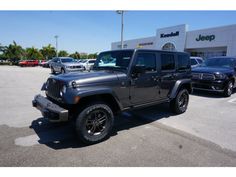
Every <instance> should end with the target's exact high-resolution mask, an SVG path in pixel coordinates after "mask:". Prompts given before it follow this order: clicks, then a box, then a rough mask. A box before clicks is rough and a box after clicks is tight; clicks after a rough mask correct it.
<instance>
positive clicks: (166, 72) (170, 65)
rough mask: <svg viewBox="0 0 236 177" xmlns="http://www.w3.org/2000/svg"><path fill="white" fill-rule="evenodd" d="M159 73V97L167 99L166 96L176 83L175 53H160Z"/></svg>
mask: <svg viewBox="0 0 236 177" xmlns="http://www.w3.org/2000/svg"><path fill="white" fill-rule="evenodd" d="M159 57H160V61H161V73H160V80H159V84H160V97H161V98H162V99H165V98H168V95H169V93H170V91H171V90H172V88H173V87H174V84H175V82H176V69H175V66H176V62H175V57H176V55H175V53H168V52H166V53H160V55H159Z"/></svg>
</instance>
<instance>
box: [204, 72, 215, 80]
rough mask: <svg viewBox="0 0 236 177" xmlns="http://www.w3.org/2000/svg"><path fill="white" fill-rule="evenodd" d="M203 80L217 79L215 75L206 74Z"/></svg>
mask: <svg viewBox="0 0 236 177" xmlns="http://www.w3.org/2000/svg"><path fill="white" fill-rule="evenodd" d="M202 79H203V80H214V79H215V76H214V74H206V73H204V74H203V75H202Z"/></svg>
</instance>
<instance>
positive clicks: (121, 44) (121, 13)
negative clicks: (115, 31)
mask: <svg viewBox="0 0 236 177" xmlns="http://www.w3.org/2000/svg"><path fill="white" fill-rule="evenodd" d="M116 13H117V14H120V15H121V36H120V38H121V39H120V46H121V49H123V48H124V41H123V31H124V11H123V10H117V11H116Z"/></svg>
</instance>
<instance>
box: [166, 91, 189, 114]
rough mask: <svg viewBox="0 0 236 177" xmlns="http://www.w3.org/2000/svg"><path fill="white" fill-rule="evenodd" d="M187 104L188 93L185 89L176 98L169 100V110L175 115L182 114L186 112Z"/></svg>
mask: <svg viewBox="0 0 236 177" xmlns="http://www.w3.org/2000/svg"><path fill="white" fill-rule="evenodd" d="M188 103H189V93H188V90H187V89H181V90H180V91H179V92H178V94H177V95H176V97H175V98H174V99H173V100H171V102H170V108H171V110H172V112H173V113H175V114H182V113H184V112H185V111H186V110H187V107H188Z"/></svg>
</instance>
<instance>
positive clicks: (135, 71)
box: [132, 65, 146, 77]
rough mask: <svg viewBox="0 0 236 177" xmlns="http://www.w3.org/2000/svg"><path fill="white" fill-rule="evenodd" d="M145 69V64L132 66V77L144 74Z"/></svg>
mask: <svg viewBox="0 0 236 177" xmlns="http://www.w3.org/2000/svg"><path fill="white" fill-rule="evenodd" d="M145 70H146V67H145V66H141V65H137V66H134V67H133V70H132V77H138V76H139V75H140V74H144V73H145Z"/></svg>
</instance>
